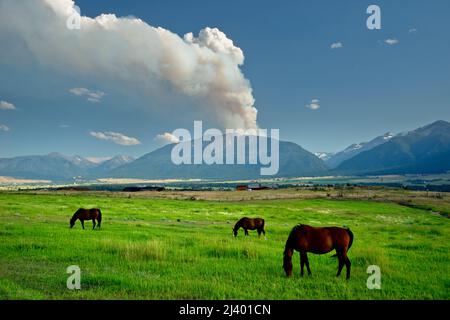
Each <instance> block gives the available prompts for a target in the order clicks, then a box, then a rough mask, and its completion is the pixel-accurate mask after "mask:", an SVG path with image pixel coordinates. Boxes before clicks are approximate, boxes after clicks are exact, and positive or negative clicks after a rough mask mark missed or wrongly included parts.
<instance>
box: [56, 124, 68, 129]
mask: <svg viewBox="0 0 450 320" xmlns="http://www.w3.org/2000/svg"><path fill="white" fill-rule="evenodd" d="M58 127H60V128H62V129H65V128H69V125H67V124H60V125H59V126H58Z"/></svg>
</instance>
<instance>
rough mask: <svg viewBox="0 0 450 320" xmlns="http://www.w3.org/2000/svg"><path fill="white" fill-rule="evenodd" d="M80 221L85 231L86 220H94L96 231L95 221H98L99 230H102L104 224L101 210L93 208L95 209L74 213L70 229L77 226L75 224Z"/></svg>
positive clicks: (80, 210) (82, 209)
mask: <svg viewBox="0 0 450 320" xmlns="http://www.w3.org/2000/svg"><path fill="white" fill-rule="evenodd" d="M78 219H80V222H81V226H82V227H83V229H84V220H92V224H93V227H92V230H94V229H95V220H96V219H97V222H98V226H97V227H98V228H100V225H101V223H102V212H101V211H100V209H97V208H93V209H84V208H80V209H78V210H77V212H75V213H74V215H73V216H72V218H71V219H70V228H73V226H74V225H75V222H76V221H77V220H78Z"/></svg>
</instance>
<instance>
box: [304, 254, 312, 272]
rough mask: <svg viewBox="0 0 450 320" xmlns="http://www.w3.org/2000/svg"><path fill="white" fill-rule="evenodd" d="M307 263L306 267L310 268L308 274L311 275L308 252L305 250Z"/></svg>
mask: <svg viewBox="0 0 450 320" xmlns="http://www.w3.org/2000/svg"><path fill="white" fill-rule="evenodd" d="M305 264H306V269H307V270H308V274H309V275H311V269H310V268H309V260H308V254H307V253H306V252H305Z"/></svg>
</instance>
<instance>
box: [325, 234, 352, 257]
mask: <svg viewBox="0 0 450 320" xmlns="http://www.w3.org/2000/svg"><path fill="white" fill-rule="evenodd" d="M345 231H347V233H348V236H349V237H350V241H349V243H348V247H347V251H348V250H350V247H351V246H352V244H353V232H352V231H351V230H350V228H345ZM337 256H338V255H337V253H336V254H333V255H332V256H331V257H330V258H336V257H337Z"/></svg>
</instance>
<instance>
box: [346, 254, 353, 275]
mask: <svg viewBox="0 0 450 320" xmlns="http://www.w3.org/2000/svg"><path fill="white" fill-rule="evenodd" d="M351 265H352V263H351V262H350V259H349V258H348V257H347V255H345V267H346V269H347V279H350V268H351Z"/></svg>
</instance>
